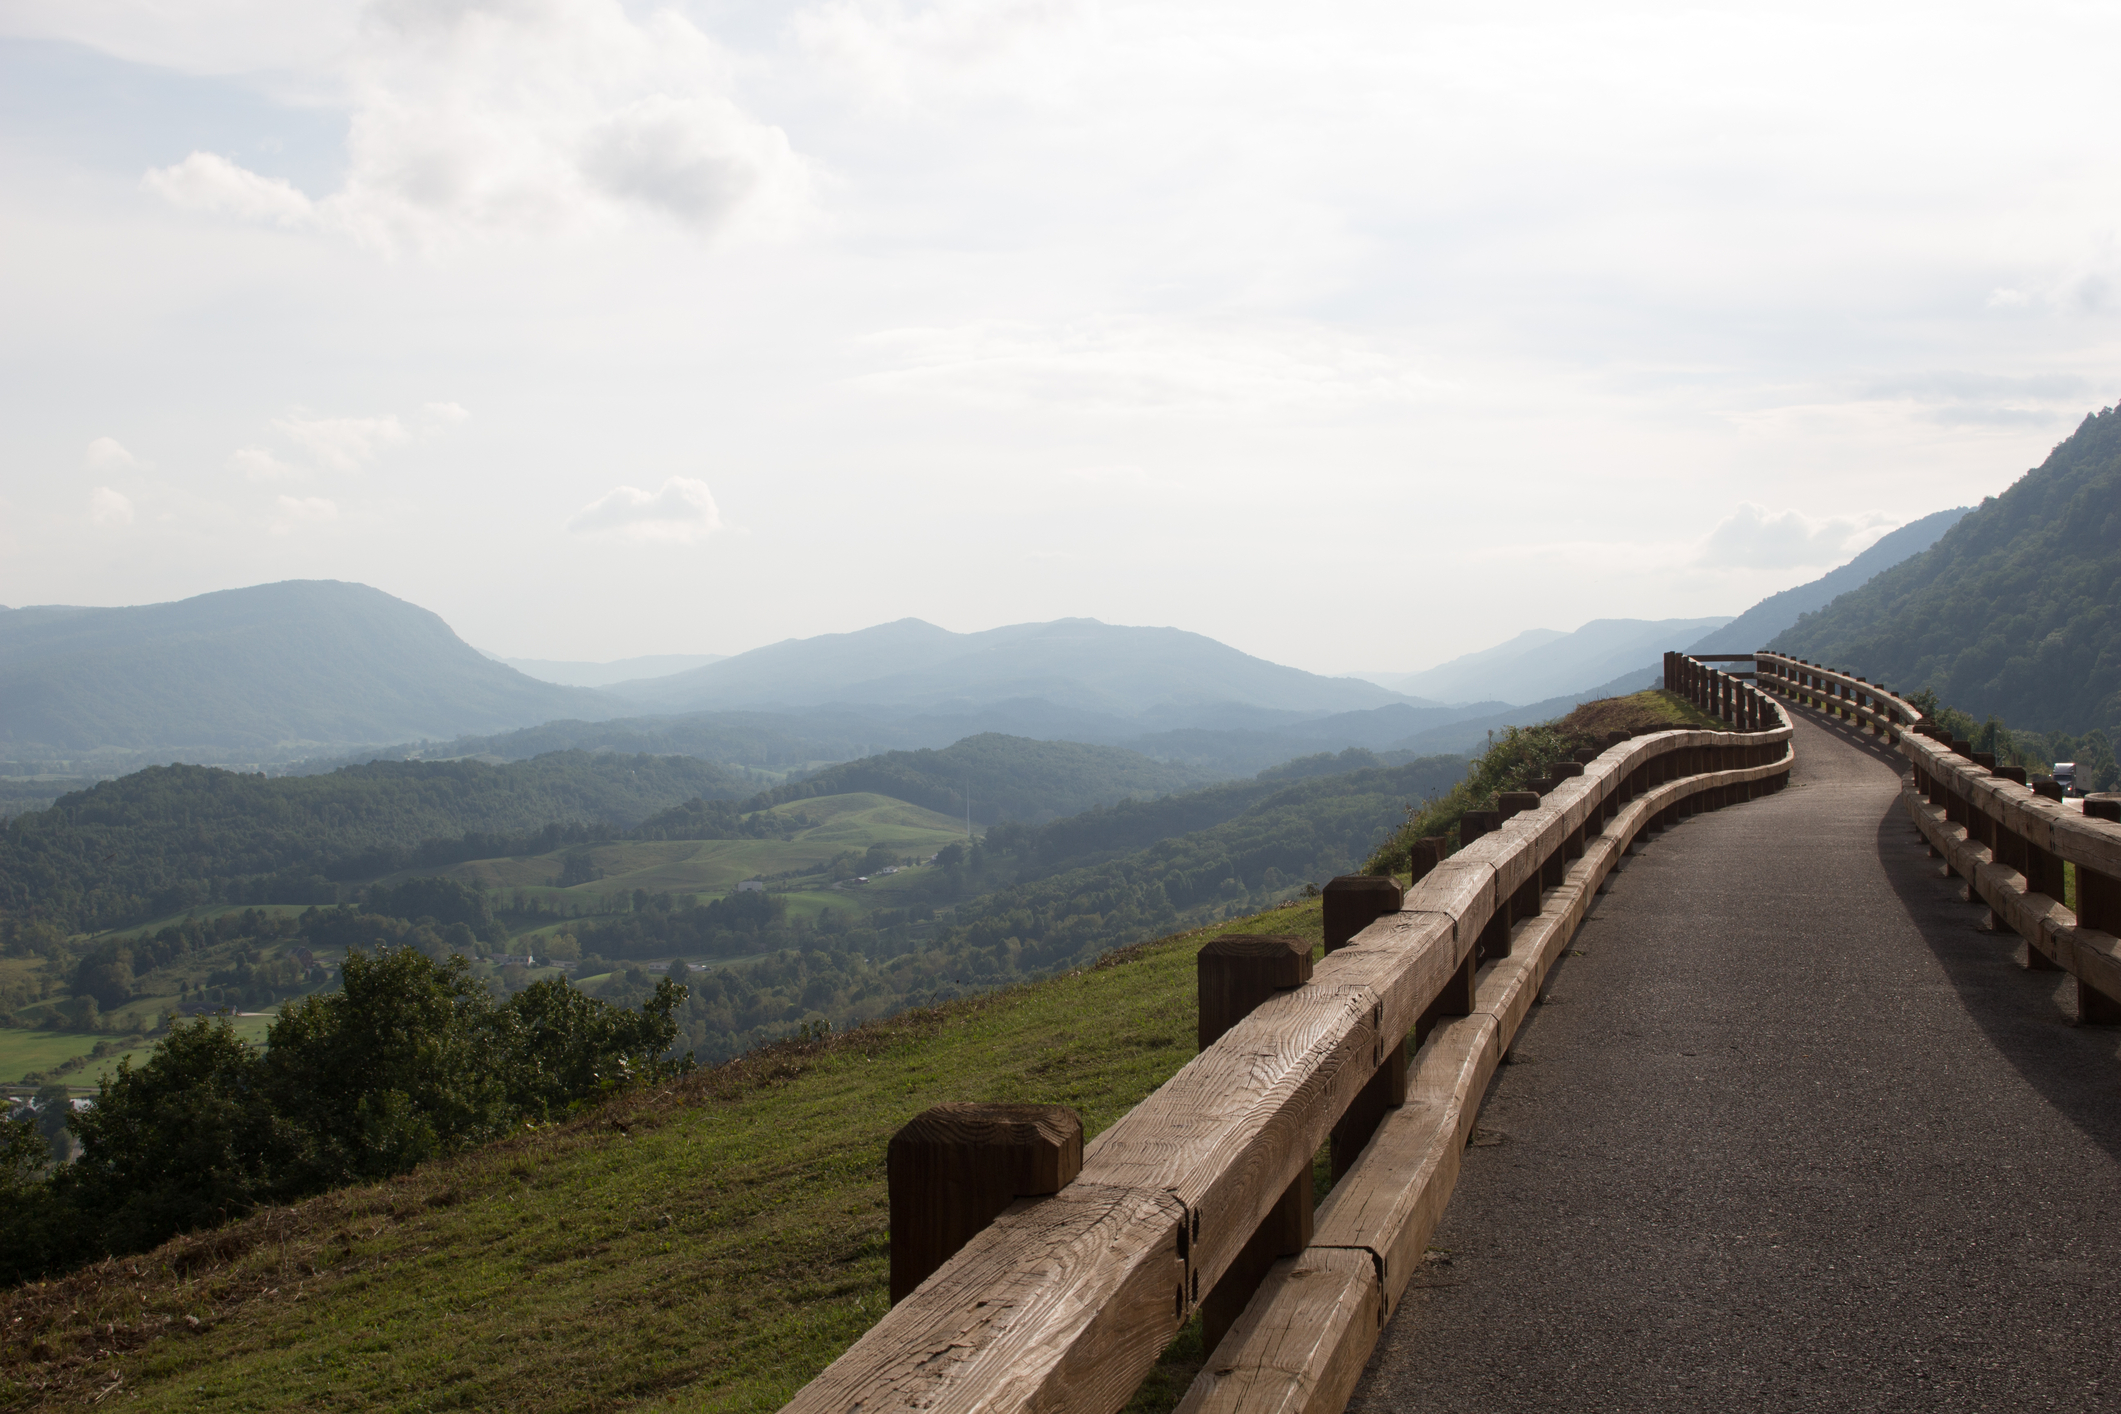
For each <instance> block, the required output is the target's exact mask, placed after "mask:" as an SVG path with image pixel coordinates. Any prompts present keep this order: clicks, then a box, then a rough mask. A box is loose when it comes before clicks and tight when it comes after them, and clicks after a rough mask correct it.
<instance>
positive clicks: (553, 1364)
mask: <svg viewBox="0 0 2121 1414" xmlns="http://www.w3.org/2000/svg"><path fill="white" fill-rule="evenodd" d="M1319 923H1320V919H1319V909H1318V905H1317V904H1316V903H1315V902H1313V903H1309V904H1306V905H1301V906H1293V907H1287V908H1282V909H1276V910H1273V911H1270V912H1269V913H1266V914H1263V915H1260V916H1257V917H1254V918H1248V919H1242V920H1237V921H1234V922H1231V923H1226V924H1223V925H1220V926H1218V927H1216V928H1213V929H1204V930H1200V931H1197V932H1194V933H1190V934H1184V935H1180V936H1178V937H1175V938H1168V939H1163V940H1160V941H1158V942H1155V943H1151V944H1146V945H1144V946H1142V947H1140V948H1137V949H1132V950H1129V951H1127V952H1124V953H1120V954H1114V955H1112V956H1110V957H1108V958H1107V959H1106V960H1105V962H1104V963H1101V964H1100V965H1099V966H1097V967H1095V968H1091V969H1087V970H1084V971H1082V972H1078V973H1072V974H1069V975H1066V976H1062V977H1058V978H1054V979H1051V980H1048V981H1045V982H1041V983H1036V984H1032V985H1029V986H1023V987H1016V988H1012V989H1009V990H1007V991H1002V992H996V993H992V994H989V995H987V996H983V997H979V998H974V999H970V1000H966V1001H962V1002H956V1003H952V1004H950V1005H948V1006H946V1007H942V1008H938V1009H936V1010H934V1011H928V1012H916V1013H909V1014H907V1015H904V1016H901V1017H898V1018H896V1019H894V1020H891V1021H888V1022H885V1023H882V1024H880V1025H876V1026H871V1027H865V1028H861V1029H858V1030H854V1031H850V1032H846V1033H844V1034H842V1035H839V1036H836V1037H832V1038H830V1039H828V1040H825V1041H813V1042H808V1043H784V1044H783V1045H780V1046H777V1047H774V1048H771V1049H770V1050H768V1051H765V1052H760V1053H756V1054H754V1055H753V1056H750V1057H747V1058H745V1059H743V1060H740V1061H737V1062H735V1063H733V1064H731V1065H728V1066H724V1067H721V1068H719V1069H717V1070H715V1071H712V1072H707V1073H705V1074H701V1075H697V1076H694V1077H690V1078H688V1079H686V1080H684V1081H682V1082H678V1083H676V1084H673V1085H671V1086H669V1087H667V1088H665V1089H662V1090H658V1091H656V1092H654V1093H646V1094H635V1095H629V1096H626V1097H623V1098H622V1099H620V1100H618V1101H617V1102H615V1103H613V1104H611V1105H609V1106H607V1107H605V1108H603V1109H601V1110H598V1111H596V1112H594V1113H592V1114H590V1115H586V1116H584V1117H583V1118H581V1119H578V1120H576V1121H574V1122H572V1123H570V1124H567V1125H563V1126H557V1127H554V1128H550V1129H546V1130H543V1131H539V1132H533V1133H526V1134H524V1135H523V1136H521V1137H519V1138H516V1139H513V1140H509V1141H507V1142H504V1143H501V1144H497V1145H494V1146H492V1147H490V1148H487V1149H483V1150H479V1151H477V1152H475V1153H472V1154H470V1155H467V1156H464V1157H462V1158H459V1159H456V1160H453V1161H448V1162H441V1163H433V1164H429V1165H426V1166H424V1167H422V1168H420V1169H418V1170H416V1171H415V1172H413V1173H411V1174H408V1175H405V1176H403V1177H401V1178H399V1179H397V1180H394V1181H392V1182H389V1183H385V1184H379V1185H376V1186H374V1187H370V1188H360V1189H351V1190H346V1191H342V1192H339V1193H333V1194H328V1195H325V1196H323V1197H320V1198H316V1199H313V1200H310V1201H308V1202H305V1203H302V1204H299V1205H297V1206H295V1207H292V1208H283V1209H276V1210H272V1211H269V1212H265V1213H260V1214H256V1215H254V1216H252V1217H250V1218H248V1219H246V1220H244V1221H242V1222H240V1223H237V1224H234V1225H232V1226H231V1227H228V1228H225V1229H222V1230H220V1231H219V1232H216V1233H211V1234H205V1235H202V1236H198V1237H194V1238H188V1239H184V1238H180V1239H178V1240H177V1241H175V1242H173V1243H170V1244H168V1245H166V1246H164V1247H162V1248H160V1249H158V1250H157V1251H155V1252H153V1253H150V1254H147V1255H146V1256H143V1257H137V1258H130V1259H116V1260H111V1261H107V1262H104V1263H102V1264H100V1265H99V1266H97V1267H94V1268H91V1269H89V1270H87V1271H84V1272H81V1273H78V1274H76V1275H74V1276H72V1277H68V1278H65V1279H62V1280H59V1281H54V1282H49V1283H44V1284H41V1285H34V1286H30V1287H25V1288H22V1289H20V1290H18V1291H15V1292H13V1293H9V1294H7V1295H5V1296H0V1330H4V1331H5V1332H6V1333H7V1334H6V1337H5V1354H4V1356H0V1375H4V1377H5V1379H6V1381H7V1384H6V1394H7V1396H8V1399H9V1404H10V1407H20V1408H31V1407H60V1406H63V1405H70V1404H74V1403H78V1402H83V1401H86V1400H88V1399H93V1398H95V1397H96V1396H97V1395H99V1394H101V1393H103V1392H105V1391H109V1390H122V1391H123V1396H124V1398H126V1399H127V1401H128V1403H127V1404H126V1406H125V1407H128V1408H137V1409H164V1408H168V1409H176V1408H183V1409H230V1410H235V1409H265V1408H289V1407H301V1408H309V1409H314V1410H336V1409H356V1408H375V1407H382V1408H472V1407H482V1408H501V1407H506V1408H515V1409H562V1408H565V1409H615V1408H620V1407H626V1406H632V1405H636V1404H640V1403H644V1402H648V1401H653V1402H655V1403H656V1404H657V1405H658V1406H659V1407H673V1408H680V1409H711V1410H770V1409H775V1408H778V1407H779V1406H780V1404H781V1403H782V1402H784V1401H785V1400H786V1399H787V1398H788V1397H789V1396H790V1395H791V1394H792V1393H793V1392H794V1391H795V1390H796V1389H797V1388H799V1387H800V1386H801V1385H802V1384H803V1383H804V1382H805V1381H807V1380H808V1379H809V1378H810V1377H811V1376H812V1375H814V1374H815V1373H816V1372H817V1371H818V1370H820V1369H822V1368H823V1367H824V1366H825V1365H826V1364H827V1363H829V1362H830V1361H831V1359H832V1358H833V1357H834V1356H835V1355H837V1354H838V1353H839V1352H840V1351H841V1350H843V1349H845V1348H846V1346H847V1345H848V1344H849V1343H851V1342H852V1341H853V1340H854V1338H855V1337H856V1336H858V1335H859V1334H860V1333H861V1332H862V1331H863V1330H865V1329H867V1328H868V1326H869V1325H870V1324H871V1323H872V1322H874V1321H875V1320H876V1319H877V1317H878V1316H879V1315H880V1314H881V1313H882V1311H883V1310H884V1307H885V1302H886V1295H885V1293H886V1277H887V1272H886V1256H887V1252H888V1246H887V1241H888V1238H887V1231H886V1203H885V1199H886V1192H885V1184H884V1168H883V1154H884V1145H885V1141H886V1140H887V1139H888V1138H889V1137H890V1135H891V1133H892V1131H893V1130H895V1129H896V1128H897V1127H898V1126H899V1125H901V1124H903V1123H905V1121H906V1120H907V1119H909V1118H911V1117H912V1116H913V1115H915V1114H917V1113H919V1112H920V1111H921V1110H923V1109H925V1108H927V1107H928V1106H929V1105H933V1104H937V1103H940V1102H942V1101H945V1100H974V1099H977V1100H1020V1101H1034V1102H1046V1103H1060V1104H1068V1105H1072V1106H1074V1107H1075V1108H1076V1109H1077V1110H1078V1111H1079V1112H1080V1113H1081V1114H1082V1116H1083V1120H1084V1124H1085V1126H1086V1128H1087V1129H1088V1131H1089V1132H1090V1133H1092V1134H1095V1133H1096V1132H1098V1131H1099V1130H1102V1129H1103V1128H1104V1127H1105V1126H1107V1125H1109V1124H1111V1123H1112V1122H1113V1121H1114V1120H1115V1119H1117V1118H1118V1117H1119V1116H1120V1115H1121V1114H1123V1113H1125V1112H1126V1111H1127V1110H1128V1109H1130V1108H1131V1107H1132V1106H1134V1105H1135V1104H1137V1103H1138V1102H1139V1101H1140V1100H1141V1099H1142V1098H1143V1097H1144V1096H1146V1095H1147V1094H1148V1093H1149V1092H1150V1091H1152V1090H1154V1089H1155V1088H1156V1087H1157V1086H1158V1085H1159V1084H1161V1083H1162V1082H1163V1081H1164V1080H1165V1079H1166V1078H1168V1077H1169V1076H1170V1075H1171V1074H1172V1073H1173V1072H1174V1071H1176V1070H1177V1069H1178V1067H1179V1066H1181V1065H1182V1064H1184V1063H1185V1061H1186V1060H1187V1059H1189V1058H1190V1057H1191V1056H1192V1055H1193V1054H1194V1050H1195V1047H1194V1025H1195V1015H1196V1013H1195V1005H1194V982H1193V955H1194V953H1195V952H1196V951H1197V950H1198V948H1199V946H1200V944H1201V943H1202V942H1203V941H1205V940H1206V939H1207V938H1209V937H1212V936H1216V935H1218V934H1220V933H1226V932H1243V931H1273V932H1281V933H1295V934H1299V935H1303V936H1309V937H1313V938H1315V937H1317V936H1318V932H1319ZM194 1322H196V1325H194V1324H193V1323H194ZM1197 1343H1198V1342H1197V1337H1195V1338H1194V1345H1195V1346H1196V1347H1197ZM1184 1347H1185V1342H1184V1341H1183V1340H1182V1341H1181V1348H1180V1349H1179V1351H1177V1352H1176V1353H1175V1354H1174V1356H1173V1357H1172V1358H1173V1364H1172V1366H1171V1368H1170V1369H1169V1371H1168V1372H1167V1373H1164V1374H1160V1375H1159V1376H1158V1377H1154V1378H1152V1386H1154V1388H1149V1389H1146V1390H1145V1396H1144V1400H1143V1404H1142V1407H1144V1408H1167V1407H1169V1405H1170V1403H1172V1402H1173V1401H1174V1400H1175V1392H1174V1391H1177V1390H1182V1388H1183V1386H1184V1384H1185V1382H1186V1381H1187V1380H1189V1379H1190V1377H1191V1375H1190V1367H1189V1365H1188V1363H1187V1351H1186V1350H1185V1348H1184ZM1193 1358H1194V1359H1195V1360H1197V1350H1195V1351H1194V1352H1193ZM121 1381H122V1383H121Z"/></svg>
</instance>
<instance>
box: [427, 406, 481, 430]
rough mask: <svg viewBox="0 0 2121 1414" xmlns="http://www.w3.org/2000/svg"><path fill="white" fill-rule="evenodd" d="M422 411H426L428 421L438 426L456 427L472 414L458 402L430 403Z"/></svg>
mask: <svg viewBox="0 0 2121 1414" xmlns="http://www.w3.org/2000/svg"><path fill="white" fill-rule="evenodd" d="M420 411H421V412H423V413H425V414H426V416H427V421H428V422H429V423H430V424H431V425H433V426H435V427H437V428H441V427H454V426H456V425H457V424H458V423H460V422H463V421H465V420H466V419H467V418H469V417H470V416H471V414H470V413H468V412H466V411H465V410H464V408H463V406H462V405H461V404H458V403H428V404H426V405H425V406H424V407H422V408H421V409H420Z"/></svg>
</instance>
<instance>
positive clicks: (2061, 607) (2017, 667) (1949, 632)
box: [1768, 408, 2121, 732]
mask: <svg viewBox="0 0 2121 1414" xmlns="http://www.w3.org/2000/svg"><path fill="white" fill-rule="evenodd" d="M1768 646H1771V647H1774V648H1776V649H1779V650H1781V651H1782V652H1785V653H1792V654H1795V655H1797V656H1799V657H1803V658H1809V659H1812V660H1813V661H1814V662H1819V663H1825V664H1828V665H1830V666H1833V667H1837V668H1842V669H1845V670H1847V671H1851V672H1855V673H1860V674H1862V675H1863V676H1865V677H1868V678H1870V679H1871V680H1872V681H1874V682H1883V683H1889V684H1891V685H1892V686H1893V687H1895V688H1898V689H1901V690H1903V691H1909V692H1913V691H1917V690H1920V689H1922V688H1930V689H1932V690H1934V691H1935V692H1936V693H1937V695H1938V697H1940V698H1941V699H1943V700H1944V701H1946V702H1950V703H1952V704H1953V705H1954V706H1957V707H1959V708H1961V709H1963V710H1965V711H1968V712H1971V713H1973V714H1974V715H1975V716H1976V717H1983V716H1987V715H1990V714H1994V715H1997V716H2000V717H2002V718H2003V719H2004V720H2006V721H2008V722H2009V723H2011V724H2012V725H2013V726H2023V727H2030V728H2033V729H2035V730H2064V731H2072V732H2082V731H2087V730H2090V729H2092V728H2095V727H2096V728H2101V729H2104V730H2107V731H2109V732H2112V731H2114V730H2115V729H2117V728H2121V411H2116V410H2115V409H2112V408H2109V409H2107V410H2105V411H2103V412H2100V413H2097V414H2095V415H2093V416H2090V417H2087V418H2085V419H2084V422H2083V423H2082V425H2080V426H2079V427H2078V428H2077V430H2076V431H2075V432H2074V433H2073V434H2071V436H2070V437H2069V438H2068V440H2066V441H2064V442H2063V443H2062V444H2061V445H2060V446H2058V447H2056V448H2055V449H2054V451H2053V452H2052V453H2051V454H2050V455H2049V456H2048V458H2047V460H2046V461H2044V462H2042V463H2041V464H2040V465H2039V466H2037V467H2035V468H2034V469H2033V470H2031V471H2028V472H2027V473H2026V474H2025V475H2024V476H2022V477H2020V478H2019V479H2018V480H2017V481H2016V482H2015V483H2013V484H2012V485H2011V486H2010V488H2009V489H2008V490H2006V491H2004V492H2003V494H2002V495H2000V496H1993V497H1990V498H1989V499H1987V500H1985V501H1983V502H1982V503H1981V504H1980V505H1979V506H1978V507H1976V508H1975V509H1974V510H1973V511H1972V512H1971V513H1969V514H1968V515H1967V516H1966V517H1965V518H1964V519H1963V520H1961V521H1960V522H1959V523H1958V524H1956V525H1954V526H1953V527H1952V528H1951V529H1950V530H1949V531H1947V532H1945V534H1944V537H1943V538H1942V539H1941V540H1939V541H1938V542H1937V543H1936V545H1934V546H1933V547H1931V548H1930V549H1929V550H1927V551H1925V552H1923V553H1922V554H1920V555H1917V556H1915V557H1914V558H1913V559H1911V560H1908V561H1906V562H1905V563H1903V564H1901V565H1899V566H1897V567H1895V568H1893V569H1890V570H1888V571H1886V572H1885V573H1883V574H1881V575H1879V576H1877V577H1876V578H1875V579H1873V580H1871V581H1870V582H1869V583H1868V584H1865V585H1864V586H1863V587H1862V588H1860V589H1856V590H1853V591H1851V592H1850V593H1847V594H1844V595H1842V596H1841V597H1840V598H1839V599H1837V600H1835V601H1834V602H1833V603H1832V604H1830V605H1828V606H1827V607H1826V608H1825V609H1822V610H1820V611H1819V612H1818V613H1815V614H1807V615H1805V616H1804V617H1803V618H1801V619H1799V620H1798V621H1797V624H1796V625H1795V626H1794V627H1793V628H1791V629H1789V630H1788V631H1787V632H1785V633H1783V634H1781V635H1780V636H1779V637H1777V638H1776V639H1775V641H1774V642H1773V644H1771V645H1768Z"/></svg>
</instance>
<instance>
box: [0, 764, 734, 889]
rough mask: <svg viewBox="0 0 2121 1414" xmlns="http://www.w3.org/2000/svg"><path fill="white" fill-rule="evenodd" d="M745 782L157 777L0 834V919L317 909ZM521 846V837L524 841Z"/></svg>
mask: <svg viewBox="0 0 2121 1414" xmlns="http://www.w3.org/2000/svg"><path fill="white" fill-rule="evenodd" d="M755 788H756V782H755V780H754V779H753V778H750V777H747V776H744V775H742V774H740V773H738V772H735V771H732V770H730V769H729V768H727V767H724V766H717V765H715V764H713V763H712V762H707V761H698V760H694V759H691V758H689V757H681V756H619V755H616V754H604V755H591V754H590V753H588V752H581V751H571V752H556V753H554V754H552V755H550V756H541V757H538V758H536V759H535V760H531V761H516V762H510V763H508V764H507V765H504V766H489V765H486V764H484V763H483V762H478V761H377V762H373V763H371V764H369V765H366V766H349V767H346V768H345V769H343V770H338V771H334V772H332V773H330V774H329V775H322V776H279V777H266V776H262V775H243V774H238V773H236V772H233V771H224V770H221V769H219V768H217V767H211V766H157V767H154V768H152V769H150V770H146V771H138V772H135V773H134V774H132V775H130V776H124V777H121V778H120V779H118V780H114V781H105V782H103V783H102V784H100V785H98V786H95V787H94V788H92V789H90V790H85V791H77V792H76V793H74V794H72V795H68V796H63V797H61V798H60V800H59V802H58V803H57V804H56V805H54V806H53V807H52V808H51V809H49V810H42V811H38V812H35V813H33V814H29V815H24V816H21V817H19V818H17V819H15V820H13V821H10V822H9V823H8V825H7V827H6V830H5V832H4V833H0V914H4V915H5V917H6V919H8V920H12V921H17V922H20V921H31V920H35V921H41V922H45V923H49V924H52V925H54V926H56V927H59V928H62V929H90V928H104V927H110V926H113V925H115V924H118V923H122V922H131V921H134V920H137V919H140V918H146V917H152V916H155V915H157V914H162V913H168V912H173V911H175V910H178V909H182V908H186V907H189V906H191V905H193V904H197V903H205V902H209V901H212V902H225V903H318V902H329V901H331V900H332V898H333V897H334V896H335V892H336V890H335V887H334V885H335V883H336V882H338V881H345V880H353V879H366V878H372V877H374V876H376V875H379V874H383V873H387V872H389V871H391V870H394V869H403V868H407V867H410V866H413V865H420V864H436V865H439V864H446V863H453V862H455V861H457V860H460V859H473V858H482V857H487V856H491V855H497V854H503V853H511V852H515V851H517V850H519V849H520V850H523V851H526V852H535V851H538V850H544V849H554V848H557V847H558V846H560V845H562V844H566V843H571V842H574V841H576V840H579V839H586V838H591V837H593V836H599V835H607V834H611V833H614V832H615V831H617V830H620V829H624V828H627V827H629V826H631V825H633V824H635V823H637V822H638V821H640V820H641V819H642V818H644V817H645V816H648V815H650V814H653V813H655V812H656V811H659V810H663V809H667V808H668V807H669V806H671V805H673V804H676V803H678V802H680V801H684V800H690V799H696V798H699V797H702V796H714V797H729V796H735V795H743V794H749V793H750V792H751V791H752V790H754V789H755ZM526 836H527V837H529V838H524V837H526Z"/></svg>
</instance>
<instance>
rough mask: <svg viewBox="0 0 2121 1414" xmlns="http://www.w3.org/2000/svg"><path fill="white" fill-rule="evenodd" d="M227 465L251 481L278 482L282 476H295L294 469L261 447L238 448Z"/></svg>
mask: <svg viewBox="0 0 2121 1414" xmlns="http://www.w3.org/2000/svg"><path fill="white" fill-rule="evenodd" d="M228 464H229V465H230V466H232V467H234V468H235V469H236V470H237V471H240V472H242V473H243V474H244V475H245V476H246V477H248V478H250V479H251V480H252V481H278V480H279V479H280V478H281V477H283V476H293V475H295V474H296V472H295V468H294V467H292V466H289V465H288V464H287V463H286V462H284V461H281V460H280V459H279V458H278V457H276V456H274V455H273V454H272V453H271V452H268V451H266V450H265V449H264V448H263V447H238V448H236V452H235V455H234V456H232V457H230V458H229V459H228Z"/></svg>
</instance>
